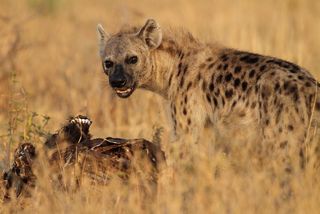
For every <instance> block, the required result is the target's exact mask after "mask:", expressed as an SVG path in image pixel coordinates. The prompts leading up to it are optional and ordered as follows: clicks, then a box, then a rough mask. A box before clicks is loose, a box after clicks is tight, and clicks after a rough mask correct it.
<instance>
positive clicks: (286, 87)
mask: <svg viewBox="0 0 320 214" xmlns="http://www.w3.org/2000/svg"><path fill="white" fill-rule="evenodd" d="M289 84H290V82H289V81H285V82H284V84H283V89H284V90H287V89H288V87H289Z"/></svg>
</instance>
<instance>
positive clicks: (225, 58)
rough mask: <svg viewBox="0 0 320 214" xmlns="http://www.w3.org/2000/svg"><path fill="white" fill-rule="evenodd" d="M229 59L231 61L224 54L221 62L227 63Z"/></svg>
mask: <svg viewBox="0 0 320 214" xmlns="http://www.w3.org/2000/svg"><path fill="white" fill-rule="evenodd" d="M228 59H229V57H228V56H227V55H226V54H224V55H222V56H221V60H222V61H223V62H225V61H227V60H228Z"/></svg>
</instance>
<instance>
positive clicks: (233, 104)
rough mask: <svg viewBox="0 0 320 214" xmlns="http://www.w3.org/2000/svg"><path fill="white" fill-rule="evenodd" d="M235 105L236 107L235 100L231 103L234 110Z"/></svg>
mask: <svg viewBox="0 0 320 214" xmlns="http://www.w3.org/2000/svg"><path fill="white" fill-rule="evenodd" d="M236 105H237V101H236V100H235V101H233V103H232V105H231V108H234V107H235V106H236Z"/></svg>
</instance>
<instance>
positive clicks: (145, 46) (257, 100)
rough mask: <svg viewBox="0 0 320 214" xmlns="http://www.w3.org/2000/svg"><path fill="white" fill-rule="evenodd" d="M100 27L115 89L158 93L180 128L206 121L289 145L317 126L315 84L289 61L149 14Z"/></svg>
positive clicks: (198, 129) (226, 132)
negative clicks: (112, 28) (169, 25)
mask: <svg viewBox="0 0 320 214" xmlns="http://www.w3.org/2000/svg"><path fill="white" fill-rule="evenodd" d="M98 32H99V36H100V56H101V59H102V66H103V70H104V72H105V74H106V75H107V76H109V83H110V85H111V87H112V88H113V89H114V90H115V92H116V93H117V95H118V96H119V97H121V98H126V97H129V96H130V95H131V94H132V93H133V92H134V91H135V89H137V88H144V89H147V90H150V91H153V92H155V93H157V94H160V95H161V96H162V97H164V98H165V99H166V100H168V102H169V105H170V109H171V111H170V114H171V118H172V123H173V130H174V131H175V133H176V134H177V136H181V135H186V134H187V135H191V136H192V137H193V139H194V140H195V141H197V140H198V137H199V136H200V135H201V133H202V131H203V129H204V127H205V126H206V124H211V127H212V130H214V131H215V133H216V134H217V135H218V136H220V137H221V138H223V139H225V140H229V141H232V142H234V141H241V142H248V141H260V142H272V145H273V146H276V147H277V148H279V147H280V148H287V147H288V145H303V144H304V142H306V140H307V138H310V137H312V135H313V133H314V130H315V126H316V125H317V122H318V121H317V120H316V119H317V118H319V110H320V100H319V96H318V95H317V90H318V87H319V84H318V83H317V81H316V80H315V78H314V77H313V76H312V75H311V74H310V73H309V72H308V71H307V70H305V69H304V68H301V67H299V66H298V65H296V64H294V63H291V62H288V61H284V60H281V59H278V58H275V57H269V56H263V55H259V54H254V53H249V52H245V51H239V50H236V49H231V48H226V47H223V46H220V45H217V44H214V43H212V44H211V43H202V42H200V41H199V40H197V39H195V38H194V37H193V36H192V35H191V34H190V33H189V32H186V31H185V30H181V29H179V30H172V29H171V30H163V29H161V28H160V26H159V24H158V23H157V22H156V21H155V20H152V19H149V20H147V22H146V23H145V25H144V26H142V27H141V28H136V27H132V28H128V29H124V30H121V31H120V32H118V33H116V34H113V35H109V34H107V33H106V32H105V31H104V30H103V28H102V26H101V25H98ZM299 153H300V156H301V155H303V150H301V149H300V151H299Z"/></svg>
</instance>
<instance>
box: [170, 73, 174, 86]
mask: <svg viewBox="0 0 320 214" xmlns="http://www.w3.org/2000/svg"><path fill="white" fill-rule="evenodd" d="M172 76H173V74H172V73H171V74H170V77H169V86H170V85H171V81H172Z"/></svg>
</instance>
